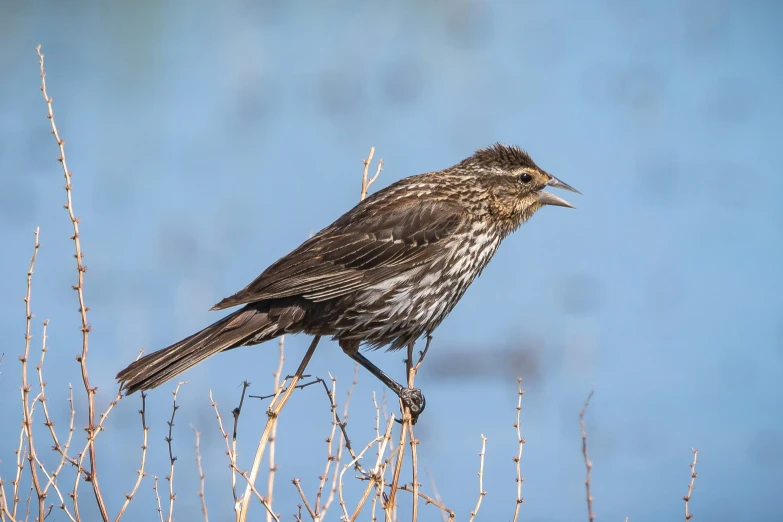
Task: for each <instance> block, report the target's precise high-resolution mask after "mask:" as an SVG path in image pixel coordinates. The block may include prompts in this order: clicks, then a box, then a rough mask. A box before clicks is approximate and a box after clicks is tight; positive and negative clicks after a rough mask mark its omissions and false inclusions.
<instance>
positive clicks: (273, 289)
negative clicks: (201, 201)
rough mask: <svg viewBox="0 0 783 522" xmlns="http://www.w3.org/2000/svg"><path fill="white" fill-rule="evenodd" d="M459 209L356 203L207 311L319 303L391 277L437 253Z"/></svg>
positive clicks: (440, 205) (452, 229) (412, 203)
mask: <svg viewBox="0 0 783 522" xmlns="http://www.w3.org/2000/svg"><path fill="white" fill-rule="evenodd" d="M374 207H377V208H374ZM462 212H463V210H462V208H460V207H459V206H457V205H454V204H452V203H448V202H445V201H427V202H419V201H418V200H416V199H411V200H408V201H402V202H400V201H397V202H395V204H392V205H374V206H363V205H360V206H357V207H356V208H354V209H353V210H352V211H350V212H349V213H347V214H346V215H344V216H343V217H341V218H340V219H338V220H337V221H336V222H335V223H334V224H332V225H330V226H329V227H327V228H325V229H324V230H322V231H321V232H319V233H318V234H317V235H315V236H313V237H312V238H310V239H308V240H307V241H305V242H304V243H303V244H302V245H301V246H299V247H298V248H297V249H295V250H294V251H292V252H291V253H290V254H288V255H287V256H285V257H283V258H281V259H280V260H278V261H277V262H275V263H274V264H273V265H272V266H270V267H269V268H267V269H266V270H265V271H264V272H263V273H262V274H261V275H260V276H258V277H257V278H256V279H255V280H254V281H253V282H252V283H250V284H249V285H248V286H246V287H245V288H244V289H242V290H240V291H239V292H237V293H236V294H234V295H232V296H231V297H227V298H225V299H223V300H222V301H220V302H219V303H218V304H216V305H215V306H214V307H213V308H212V309H213V310H221V309H223V308H228V307H232V306H236V305H240V304H247V303H252V302H256V301H262V300H266V299H277V298H284V297H304V298H305V299H308V300H311V301H323V300H326V299H332V298H335V297H339V296H342V295H345V294H348V293H351V292H354V291H356V290H360V289H362V288H366V287H368V286H370V285H372V284H376V283H378V282H379V281H383V280H384V279H388V278H392V277H394V276H396V275H398V274H401V273H403V272H405V271H407V270H410V269H411V268H414V267H416V266H419V265H421V264H424V263H427V262H428V261H430V260H431V259H432V258H433V257H435V256H437V254H438V253H439V252H440V251H442V249H443V240H444V239H445V238H447V237H448V236H449V235H451V234H453V233H454V232H455V231H456V230H457V229H458V228H459V226H460V223H461V222H462V221H463V218H462Z"/></svg>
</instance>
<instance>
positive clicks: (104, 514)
mask: <svg viewBox="0 0 783 522" xmlns="http://www.w3.org/2000/svg"><path fill="white" fill-rule="evenodd" d="M36 51H37V53H38V62H39V65H40V69H41V92H42V93H43V97H44V100H46V107H47V110H48V113H47V115H46V117H47V118H48V119H49V122H50V123H51V125H52V134H53V135H54V139H55V141H56V142H57V146H58V148H59V149H60V157H59V158H57V161H59V162H60V164H61V165H62V168H63V175H64V176H65V196H66V204H65V209H66V210H67V211H68V217H69V218H70V220H71V225H72V226H73V235H72V236H71V239H72V240H73V244H74V248H75V251H76V253H75V255H74V257H75V258H76V271H77V274H78V275H77V283H76V285H74V286H73V289H74V290H75V291H76V294H77V296H78V300H79V314H80V316H81V321H82V326H81V332H82V352H81V354H80V355H79V357H78V358H77V361H78V362H79V366H80V368H81V373H82V381H83V382H84V389H85V391H86V392H87V420H88V424H87V439H88V441H89V446H88V451H89V454H90V474H89V475H88V477H87V480H88V481H89V482H90V484H92V490H93V493H94V494H95V502H96V503H97V505H98V510H99V511H100V513H101V519H103V521H104V522H109V512H108V511H107V510H106V505H105V503H104V501H103V495H102V494H101V489H100V486H99V485H98V476H97V473H98V466H97V462H96V456H95V445H94V444H93V442H94V440H95V434H96V432H97V430H98V429H99V428H98V427H97V426H95V391H96V388H93V387H92V386H90V378H89V376H88V374H87V352H88V347H89V333H90V325H89V323H88V322H87V310H88V308H87V306H86V305H85V304H84V273H85V272H86V271H87V267H86V266H84V264H83V263H82V259H83V257H84V255H83V254H82V246H81V241H80V233H79V218H77V217H76V214H75V213H74V210H73V196H72V193H71V175H72V173H71V172H70V171H69V170H68V164H67V162H66V159H65V140H63V139H62V138H60V133H59V131H58V130H57V125H56V124H55V122H54V110H53V109H52V99H51V98H50V97H49V94H48V93H47V92H46V73H45V71H44V55H43V54H42V53H41V46H40V45H39V46H38V47H37V48H36ZM79 472H80V469H77V475H78V473H79ZM77 480H78V477H77ZM74 502H75V499H74Z"/></svg>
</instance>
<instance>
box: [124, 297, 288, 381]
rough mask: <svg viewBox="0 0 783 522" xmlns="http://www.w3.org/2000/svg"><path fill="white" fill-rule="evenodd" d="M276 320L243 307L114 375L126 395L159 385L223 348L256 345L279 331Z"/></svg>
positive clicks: (264, 313) (264, 312)
mask: <svg viewBox="0 0 783 522" xmlns="http://www.w3.org/2000/svg"><path fill="white" fill-rule="evenodd" d="M279 330H280V328H279V326H278V324H277V321H276V320H275V319H273V318H270V317H269V313H268V312H266V311H259V310H257V309H255V308H252V307H249V306H246V307H244V308H242V309H241V310H237V311H236V312H234V313H232V314H230V315H227V316H226V317H224V318H223V319H220V320H219V321H217V322H215V323H213V324H211V325H210V326H207V327H206V328H204V329H203V330H201V331H200V332H197V333H195V334H193V335H191V336H190V337H188V338H186V339H183V340H181V341H180V342H178V343H176V344H172V345H171V346H169V347H168V348H163V349H162V350H158V351H157V352H153V353H151V354H149V355H145V356H144V357H142V358H140V359H138V360H137V361H134V362H133V363H131V364H130V365H129V366H128V367H127V368H125V369H124V370H122V371H121V372H120V373H118V374H117V380H118V381H120V382H121V383H123V384H122V389H123V390H125V393H126V394H128V395H129V394H131V393H134V392H136V391H138V390H149V389H151V388H155V387H157V386H160V385H161V384H163V383H164V382H166V381H168V380H170V379H172V378H174V377H175V376H177V375H179V374H180V373H182V372H184V371H185V370H188V369H190V368H192V367H193V366H195V365H196V364H198V363H200V362H201V361H203V360H204V359H206V358H208V357H211V356H212V355H215V354H216V353H218V352H222V351H224V350H230V349H231V348H236V347H238V346H243V345H246V344H258V343H261V342H264V341H267V340H269V339H273V338H274V337H276V336H278V335H279V334H280V333H282V332H280V331H279Z"/></svg>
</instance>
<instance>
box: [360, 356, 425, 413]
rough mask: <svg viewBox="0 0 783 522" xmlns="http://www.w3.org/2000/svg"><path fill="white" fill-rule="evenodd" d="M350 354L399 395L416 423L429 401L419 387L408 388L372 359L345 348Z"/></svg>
mask: <svg viewBox="0 0 783 522" xmlns="http://www.w3.org/2000/svg"><path fill="white" fill-rule="evenodd" d="M344 351H345V353H346V354H348V356H349V357H350V358H351V359H353V360H354V361H356V362H358V363H359V364H361V365H362V366H363V367H364V368H365V369H366V370H367V371H369V372H370V373H371V374H373V375H375V377H377V378H378V380H380V381H381V382H382V383H383V384H385V385H386V386H387V387H388V388H389V389H390V390H391V391H393V392H394V393H395V394H396V395H397V397H399V398H400V400H401V401H402V403H403V404H404V405H405V406H407V407H408V408H409V409H410V412H411V422H412V423H413V424H416V419H417V418H418V417H419V415H420V414H421V412H423V411H424V407H425V406H426V405H427V401H426V400H425V399H424V395H423V394H422V393H421V390H420V389H418V388H407V387H404V386H403V385H401V384H400V383H398V382H397V381H395V380H394V379H392V378H391V377H389V376H388V375H386V374H385V373H384V372H383V370H381V369H380V368H378V367H377V366H375V365H374V364H373V363H372V362H370V360H369V359H368V358H367V357H365V356H364V355H362V354H361V353H359V351H358V350H356V351H349V350H344Z"/></svg>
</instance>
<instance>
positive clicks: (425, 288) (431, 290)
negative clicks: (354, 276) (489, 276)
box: [406, 228, 502, 330]
mask: <svg viewBox="0 0 783 522" xmlns="http://www.w3.org/2000/svg"><path fill="white" fill-rule="evenodd" d="M452 239H453V241H452V244H451V248H450V249H448V250H447V253H446V255H444V256H443V257H442V258H440V259H439V260H438V261H437V262H435V263H432V264H430V265H427V266H422V267H421V268H420V270H421V273H420V274H419V277H420V279H419V281H418V283H417V284H416V285H415V286H413V287H409V288H408V289H407V292H406V293H407V294H408V299H406V301H407V302H408V304H409V306H408V307H406V308H407V310H406V312H407V315H408V318H409V319H411V320H413V321H414V322H416V323H419V324H423V325H426V328H427V330H430V329H433V328H435V327H436V326H437V325H438V324H440V322H441V321H443V319H444V318H445V317H446V316H447V315H448V314H449V312H451V310H452V309H453V308H454V306H455V305H456V304H457V302H458V301H459V299H460V298H461V297H462V295H463V294H464V293H465V291H466V290H467V289H468V287H469V286H470V284H471V283H472V282H473V280H474V279H475V278H476V277H477V276H478V275H479V274H480V273H481V271H482V270H483V269H484V267H486V266H487V263H489V261H490V259H491V258H492V256H493V255H494V253H495V251H496V250H497V248H498V246H499V245H500V241H501V239H502V238H501V237H500V236H498V235H493V234H491V233H489V232H485V231H483V230H481V229H477V228H474V229H471V230H468V231H466V232H465V233H464V234H462V235H461V237H459V236H458V237H453V238H452Z"/></svg>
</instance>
